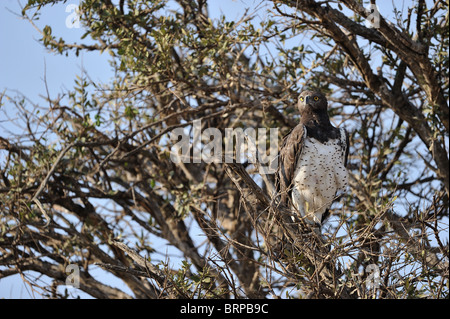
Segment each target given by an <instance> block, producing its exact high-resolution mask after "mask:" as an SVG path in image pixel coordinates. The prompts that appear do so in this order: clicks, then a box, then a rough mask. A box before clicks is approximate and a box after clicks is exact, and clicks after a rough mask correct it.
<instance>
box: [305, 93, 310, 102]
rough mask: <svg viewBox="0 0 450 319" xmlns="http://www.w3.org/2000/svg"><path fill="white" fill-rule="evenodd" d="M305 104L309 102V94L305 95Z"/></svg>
mask: <svg viewBox="0 0 450 319" xmlns="http://www.w3.org/2000/svg"><path fill="white" fill-rule="evenodd" d="M305 104H309V95H308V96H306V97H305Z"/></svg>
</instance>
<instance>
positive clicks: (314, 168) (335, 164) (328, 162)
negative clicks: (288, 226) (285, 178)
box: [292, 130, 348, 223]
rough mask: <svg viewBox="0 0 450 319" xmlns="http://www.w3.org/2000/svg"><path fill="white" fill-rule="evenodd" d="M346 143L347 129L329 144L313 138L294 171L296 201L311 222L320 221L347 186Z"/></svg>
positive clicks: (306, 146)
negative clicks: (339, 192) (338, 194)
mask: <svg viewBox="0 0 450 319" xmlns="http://www.w3.org/2000/svg"><path fill="white" fill-rule="evenodd" d="M344 143H345V132H344V131H343V130H341V138H340V139H334V140H329V141H328V142H326V143H321V142H319V141H318V140H316V139H314V138H310V137H306V139H305V141H304V144H303V148H302V153H301V155H300V158H299V159H298V161H297V167H296V169H295V172H294V185H293V190H292V201H293V205H294V208H295V209H297V210H298V212H299V213H300V214H301V215H302V216H306V218H307V219H308V220H310V221H311V222H314V223H320V222H321V219H322V215H323V213H324V212H325V211H326V209H328V208H329V207H330V206H331V203H332V202H333V200H334V199H335V197H336V193H337V192H338V191H345V189H346V187H347V183H348V176H347V169H346V168H345V166H344V156H345V155H344V154H345V147H344V146H343V145H345V144H344Z"/></svg>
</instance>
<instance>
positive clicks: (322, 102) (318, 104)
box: [298, 91, 328, 114]
mask: <svg viewBox="0 0 450 319" xmlns="http://www.w3.org/2000/svg"><path fill="white" fill-rule="evenodd" d="M327 106H328V102H327V98H326V97H325V95H323V94H322V93H320V92H313V91H303V92H302V93H300V96H299V97H298V110H299V111H300V114H304V113H305V112H308V111H310V112H313V113H317V112H325V113H326V111H327Z"/></svg>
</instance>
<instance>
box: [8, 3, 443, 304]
mask: <svg viewBox="0 0 450 319" xmlns="http://www.w3.org/2000/svg"><path fill="white" fill-rule="evenodd" d="M58 2H61V1H58V0H45V1H44V0H29V1H28V4H27V5H26V6H25V8H24V9H23V16H24V17H25V18H26V19H28V20H29V22H30V23H34V22H33V21H34V20H35V19H37V18H38V17H39V15H40V10H41V8H42V7H44V6H48V5H52V4H55V3H58ZM370 9H371V10H370ZM79 10H80V22H81V24H82V26H83V28H84V30H85V31H86V33H85V35H84V36H83V38H85V37H87V36H89V37H90V38H92V39H93V41H94V44H87V43H86V44H82V43H81V44H80V43H67V42H66V41H65V40H64V39H58V38H57V36H56V35H54V33H53V31H52V29H51V28H50V27H48V26H47V27H45V28H43V29H42V30H41V34H42V39H41V41H42V43H43V45H45V46H46V47H47V48H48V49H50V50H53V51H55V52H58V53H60V54H73V53H75V54H78V53H79V52H80V51H83V50H88V51H92V50H97V51H107V52H109V53H110V54H111V63H112V65H113V66H114V68H115V70H116V74H117V76H116V78H115V80H114V81H112V83H107V84H100V83H95V82H93V81H91V80H90V79H89V77H88V76H87V75H85V76H81V77H79V78H78V79H77V80H76V86H75V87H74V88H73V90H69V91H67V92H64V93H62V94H60V95H58V96H56V97H52V96H47V101H46V102H47V104H46V105H35V106H34V107H35V108H34V109H33V107H32V106H31V105H29V103H27V102H26V100H25V99H22V98H16V99H14V98H12V97H9V101H10V102H8V103H9V105H8V107H16V108H17V110H19V111H20V114H21V116H22V118H21V120H22V121H23V124H25V125H24V126H23V127H26V131H24V132H20V133H18V134H10V135H8V136H2V137H0V150H1V151H0V154H1V161H2V162H1V171H0V173H1V181H0V196H1V197H0V198H1V213H0V223H1V240H0V252H1V255H0V279H1V278H4V277H7V276H11V275H15V274H24V273H26V274H27V276H26V277H24V278H30V276H31V277H32V276H34V274H36V273H37V274H38V275H37V276H40V275H45V276H46V277H45V278H48V279H49V281H50V282H51V283H50V284H48V285H47V284H42V283H41V282H40V281H34V280H33V279H27V280H28V283H29V285H30V286H31V287H32V288H33V289H34V290H35V291H37V292H40V293H42V294H44V295H45V296H48V297H57V298H62V297H67V294H66V293H65V292H64V291H63V290H62V289H58V287H59V286H61V285H65V284H66V282H67V281H66V280H67V278H68V276H70V272H67V266H68V265H72V266H73V265H74V266H75V268H76V269H78V271H79V273H76V275H77V279H78V280H79V282H78V284H79V289H80V290H81V291H84V292H86V293H87V294H89V295H91V296H93V297H96V298H181V297H184V298H237V297H248V298H274V297H289V298H407V297H408V298H417V297H425V298H445V297H447V298H448V212H449V211H448V196H449V169H448V167H449V160H448V158H449V155H448V133H449V123H448V119H449V112H448V88H449V75H448V44H449V34H448V27H449V21H448V3H447V2H444V1H440V0H437V1H435V2H430V1H428V2H427V1H422V0H419V1H417V2H410V3H409V7H408V8H406V9H404V10H400V9H398V8H394V13H395V18H394V19H392V20H393V21H388V20H386V18H385V17H383V15H382V14H380V12H379V11H378V9H376V5H375V4H374V2H372V4H371V5H369V4H368V3H367V4H363V3H362V2H361V1H355V0H342V1H327V2H323V1H313V0H298V1H297V0H296V1H288V0H287V1H267V2H265V5H264V6H261V7H260V8H259V11H258V10H256V11H255V10H248V11H246V12H245V13H243V14H242V18H241V19H239V20H238V21H231V20H229V19H227V17H225V16H221V17H220V18H214V19H212V18H210V17H209V16H208V3H207V1H206V0H197V1H185V0H178V1H162V0H155V1H131V0H130V1H119V2H117V1H115V2H113V1H92V0H84V1H81V3H80V7H79ZM252 12H253V13H252ZM262 14H265V18H261V15H262ZM304 87H309V88H313V89H314V88H319V89H320V90H322V92H324V93H326V94H327V95H328V97H329V102H330V114H331V115H332V118H333V121H334V122H335V123H336V124H341V123H342V125H345V126H346V128H347V129H348V130H349V131H350V133H351V150H350V160H349V172H350V181H351V183H350V184H351V187H350V189H349V191H348V193H347V194H345V195H344V196H343V197H342V198H341V199H340V200H339V201H337V202H336V203H335V204H334V206H333V212H332V216H331V218H330V219H329V221H328V222H327V223H326V224H325V226H324V228H323V230H322V232H323V236H317V235H316V234H315V233H314V232H311V229H309V226H308V225H307V224H305V223H303V222H302V221H301V220H298V219H297V220H295V222H293V221H292V220H291V215H292V214H291V212H290V211H289V209H288V208H287V207H284V206H282V205H280V204H279V202H278V201H277V196H276V194H275V193H274V192H273V183H274V175H273V174H260V172H259V171H258V163H252V162H249V161H243V162H242V161H238V160H236V161H233V162H232V163H229V162H224V161H223V160H222V161H211V162H206V161H200V162H199V163H198V162H196V161H194V158H195V156H198V152H199V150H198V149H196V148H195V144H193V143H191V144H189V145H190V149H189V154H190V155H189V156H190V157H189V161H188V162H187V163H183V162H174V161H173V160H172V157H171V156H170V154H171V151H173V149H172V147H173V145H174V144H176V143H177V142H178V140H173V139H171V132H174V130H176V129H180V128H183V130H184V131H185V132H189V133H190V134H191V141H192V131H193V130H194V124H195V121H198V120H201V129H202V131H204V130H205V129H207V128H216V129H218V131H219V132H220V133H222V135H223V136H225V135H226V134H225V130H226V128H232V129H235V128H244V129H245V128H279V138H280V139H281V137H282V136H283V135H284V134H286V133H287V132H288V131H289V130H290V129H291V128H292V127H293V126H295V125H296V123H297V119H296V116H297V112H296V109H295V102H296V96H297V94H298V93H299V91H300V90H301V89H302V88H304ZM4 97H5V96H3V98H4ZM5 100H6V99H2V102H3V103H6V102H5ZM3 109H4V108H3ZM36 110H39V113H38V112H36ZM4 112H5V111H4ZM4 114H5V113H4ZM186 134H187V133H186ZM207 142H208V140H207V137H205V140H204V143H207ZM223 143H225V142H223ZM223 145H224V144H223ZM203 151H204V149H203ZM168 247H169V248H168ZM169 249H170V252H169ZM99 267H100V268H101V269H103V270H104V271H105V272H108V273H110V274H112V275H114V276H115V277H117V278H118V279H120V280H121V281H122V282H123V283H124V284H126V286H127V287H128V288H129V290H130V291H131V293H129V292H125V291H124V290H123V289H120V288H117V287H112V286H111V285H110V283H109V282H108V279H105V278H108V277H105V278H104V277H103V276H97V275H93V272H95V271H98V268H99ZM29 271H34V272H33V273H30V272H29Z"/></svg>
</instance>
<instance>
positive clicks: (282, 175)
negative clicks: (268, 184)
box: [277, 124, 306, 205]
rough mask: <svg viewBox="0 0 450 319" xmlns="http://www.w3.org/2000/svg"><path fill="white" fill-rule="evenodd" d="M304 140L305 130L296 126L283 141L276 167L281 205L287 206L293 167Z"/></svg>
mask: <svg viewBox="0 0 450 319" xmlns="http://www.w3.org/2000/svg"><path fill="white" fill-rule="evenodd" d="M305 138H306V128H305V127H304V126H303V124H298V125H297V126H296V127H294V129H292V131H291V132H290V133H289V134H288V135H286V136H285V137H284V139H283V143H282V145H281V149H280V158H279V160H280V164H279V167H278V174H277V178H278V183H277V186H278V189H277V190H278V192H279V193H280V195H281V203H283V204H285V205H286V204H287V200H288V198H289V194H290V193H291V189H292V182H293V178H294V171H295V167H296V166H297V160H298V158H299V156H300V154H301V152H302V147H303V142H304V139H305Z"/></svg>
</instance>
